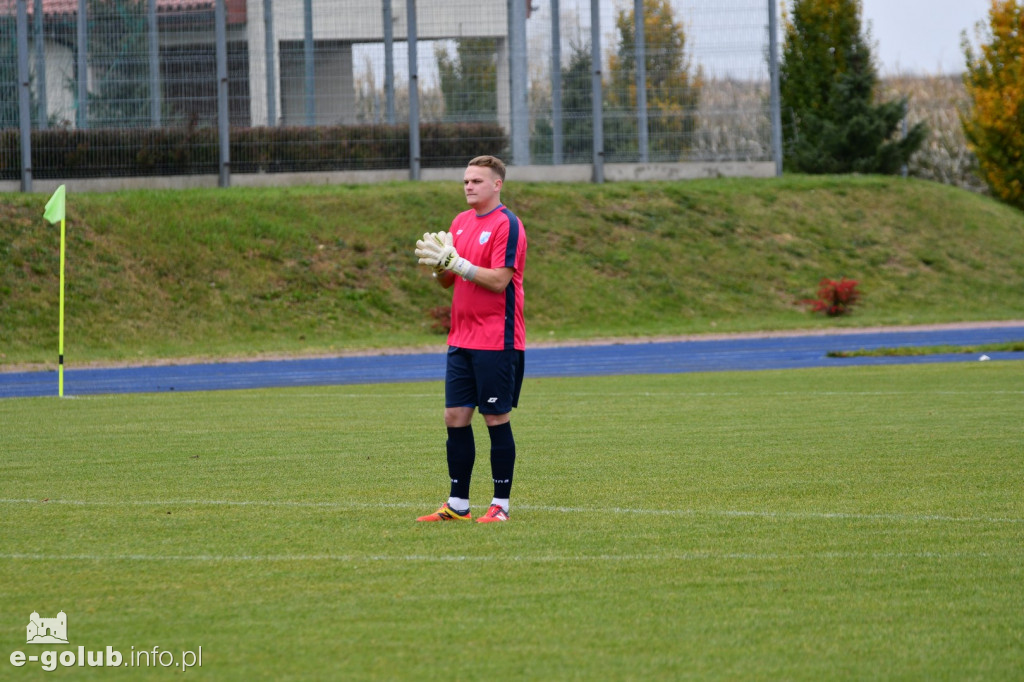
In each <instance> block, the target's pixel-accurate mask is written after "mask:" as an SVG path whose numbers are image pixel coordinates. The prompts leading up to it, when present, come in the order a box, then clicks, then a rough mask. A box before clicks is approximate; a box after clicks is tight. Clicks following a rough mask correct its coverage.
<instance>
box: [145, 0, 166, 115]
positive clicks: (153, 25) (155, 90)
mask: <svg viewBox="0 0 1024 682" xmlns="http://www.w3.org/2000/svg"><path fill="white" fill-rule="evenodd" d="M146 25H147V28H148V31H149V123H150V125H152V126H153V127H154V128H159V127H160V118H161V111H160V110H161V109H162V108H163V105H162V99H163V98H162V96H161V95H162V93H161V92H160V30H159V28H158V26H157V22H156V0H149V2H148V3H146Z"/></svg>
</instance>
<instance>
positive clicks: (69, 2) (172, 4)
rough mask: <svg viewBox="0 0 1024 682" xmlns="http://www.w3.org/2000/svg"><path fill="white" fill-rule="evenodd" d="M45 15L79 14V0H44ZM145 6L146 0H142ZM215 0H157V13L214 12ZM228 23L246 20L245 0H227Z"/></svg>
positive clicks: (31, 6)
mask: <svg viewBox="0 0 1024 682" xmlns="http://www.w3.org/2000/svg"><path fill="white" fill-rule="evenodd" d="M42 2H43V16H47V17H61V16H77V14H78V0H42ZM140 2H142V3H143V5H144V6H145V3H146V0H140ZM8 4H9V5H10V6H11V9H12V10H13V8H14V0H0V7H4V6H6V5H8ZM27 5H28V14H29V16H32V13H33V11H34V10H35V1H34V0H27ZM213 8H214V0H156V11H157V14H164V15H167V14H185V13H188V12H212V11H213ZM227 14H228V23H231V24H235V23H241V22H244V21H245V0H227Z"/></svg>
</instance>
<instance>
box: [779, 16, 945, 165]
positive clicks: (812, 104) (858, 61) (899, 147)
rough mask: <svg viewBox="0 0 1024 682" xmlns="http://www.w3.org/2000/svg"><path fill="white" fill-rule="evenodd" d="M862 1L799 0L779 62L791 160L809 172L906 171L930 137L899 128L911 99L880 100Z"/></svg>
mask: <svg viewBox="0 0 1024 682" xmlns="http://www.w3.org/2000/svg"><path fill="white" fill-rule="evenodd" d="M860 16H861V3H860V0H794V3H793V14H792V17H789V16H785V17H784V25H785V45H784V47H783V52H782V64H781V68H780V74H779V75H780V94H781V99H782V127H783V145H784V149H783V151H784V163H785V165H786V167H787V169H788V170H793V171H798V172H805V173H851V172H855V173H887V174H892V173H896V172H898V171H899V170H900V168H901V167H902V166H903V165H904V164H905V163H906V162H907V159H909V158H910V156H911V155H912V154H913V153H914V152H915V151H917V149H918V148H920V146H921V145H922V144H923V143H924V139H925V136H926V134H927V129H926V128H925V126H924V124H923V123H918V124H917V125H915V126H914V127H913V128H911V129H910V131H909V132H908V133H907V135H906V136H904V137H900V136H899V135H898V134H897V130H898V129H899V127H900V122H901V120H902V119H903V117H904V115H905V112H906V104H907V103H906V99H897V100H891V101H889V102H881V103H878V104H876V103H875V101H874V100H875V88H876V86H877V84H878V74H877V70H876V67H875V64H874V61H873V59H872V56H871V49H870V47H869V46H868V41H867V38H866V37H865V36H864V34H863V33H862V32H861V22H860Z"/></svg>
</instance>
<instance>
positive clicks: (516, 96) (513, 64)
mask: <svg viewBox="0 0 1024 682" xmlns="http://www.w3.org/2000/svg"><path fill="white" fill-rule="evenodd" d="M508 41H509V46H508V48H509V49H508V62H509V63H508V66H509V69H508V71H509V98H510V99H511V101H510V102H509V114H510V117H511V119H512V131H511V132H512V163H513V164H515V165H517V166H527V165H529V163H530V109H529V105H528V104H527V92H526V90H527V88H528V87H529V86H528V85H527V82H528V79H527V73H526V71H527V66H526V63H527V56H526V3H525V2H524V0H508Z"/></svg>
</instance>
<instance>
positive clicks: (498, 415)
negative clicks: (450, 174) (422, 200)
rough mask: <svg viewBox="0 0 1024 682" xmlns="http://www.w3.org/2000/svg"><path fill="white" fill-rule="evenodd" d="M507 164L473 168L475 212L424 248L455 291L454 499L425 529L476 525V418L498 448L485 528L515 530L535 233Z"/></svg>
mask: <svg viewBox="0 0 1024 682" xmlns="http://www.w3.org/2000/svg"><path fill="white" fill-rule="evenodd" d="M504 182H505V164H503V163H502V162H501V160H500V159H498V158H496V157H493V156H478V157H476V158H475V159H473V160H472V161H470V162H469V165H468V166H467V167H466V172H465V174H464V176H463V180H462V185H463V191H464V193H465V195H466V203H467V204H469V206H470V209H469V210H467V211H464V212H462V213H460V214H459V215H457V216H455V219H454V220H453V221H452V224H451V228H450V230H449V231H448V232H439V233H435V234H425V235H423V239H422V240H420V241H418V242H416V255H417V256H418V257H419V262H420V263H421V264H423V265H427V266H429V267H431V268H433V270H434V277H435V278H436V279H437V282H438V284H440V285H441V286H442V287H444V288H445V289H448V288H452V287H454V289H453V292H452V307H451V310H452V312H451V315H452V317H451V332H450V333H449V334H448V365H447V370H446V372H445V398H444V400H445V402H444V405H445V407H444V423H445V426H446V427H447V429H448V440H447V442H446V450H447V455H448V475H449V477H450V478H451V491H450V496H449V497H448V501H447V502H445V503H444V504H442V505H441V508H440V509H438V510H437V511H436V512H434V513H433V514H428V515H426V516H421V517H420V518H418V519H417V521H470V520H471V519H472V516H471V514H470V511H469V482H470V478H471V476H472V473H473V463H474V462H475V461H476V444H475V440H474V438H473V426H472V420H473V412H474V410H479V412H480V414H481V415H483V418H484V423H485V424H486V425H487V432H488V435H489V436H490V442H491V453H490V454H491V477H492V479H493V481H494V498H493V499H492V500H491V504H490V506H489V508H488V510H487V512H486V513H485V514H484V515H483V516H481V517H479V518H477V522H478V523H491V522H496V521H507V520H508V516H509V493H510V491H511V489H512V473H513V469H514V467H515V461H516V443H515V440H514V439H513V437H512V424H511V422H510V417H509V414H510V413H511V411H512V408H513V407H516V406H517V405H518V403H519V390H520V387H521V386H522V382H523V362H524V359H525V350H526V327H525V325H524V323H523V267H524V266H525V265H526V231H525V230H524V229H523V225H522V223H521V222H519V218H517V217H516V216H515V215H514V214H513V213H512V212H511V211H510V210H508V209H507V208H506V207H505V206H504V205H502V203H501V188H502V185H503V184H504Z"/></svg>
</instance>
